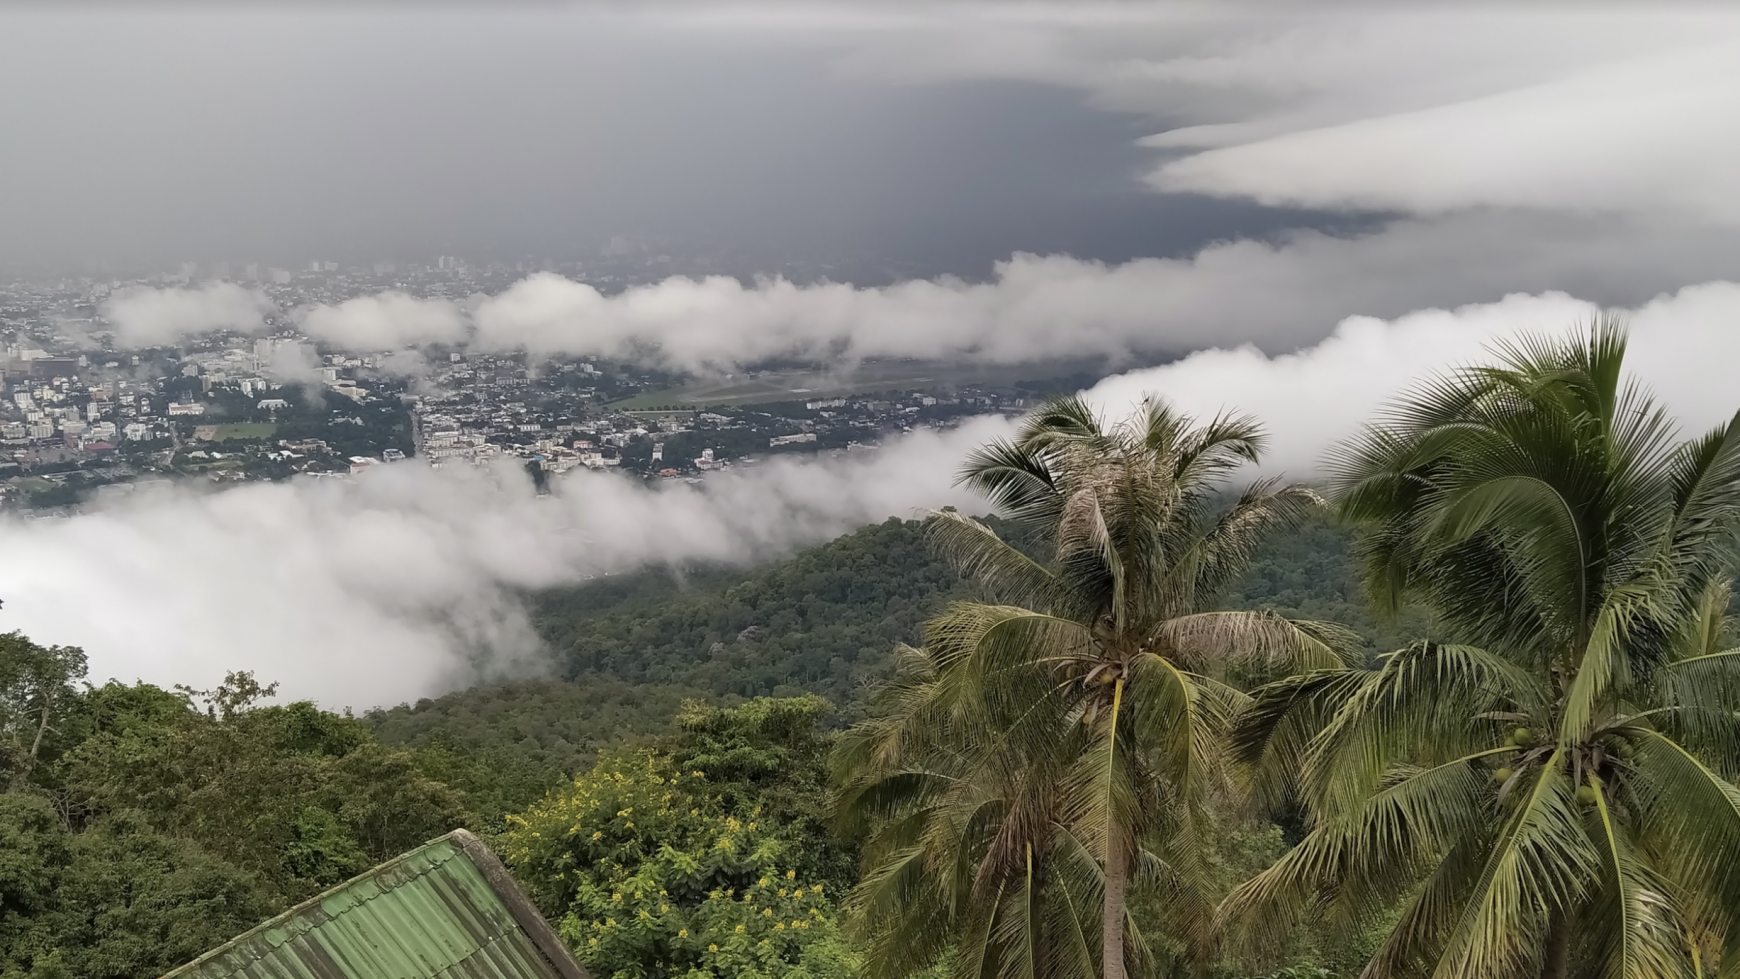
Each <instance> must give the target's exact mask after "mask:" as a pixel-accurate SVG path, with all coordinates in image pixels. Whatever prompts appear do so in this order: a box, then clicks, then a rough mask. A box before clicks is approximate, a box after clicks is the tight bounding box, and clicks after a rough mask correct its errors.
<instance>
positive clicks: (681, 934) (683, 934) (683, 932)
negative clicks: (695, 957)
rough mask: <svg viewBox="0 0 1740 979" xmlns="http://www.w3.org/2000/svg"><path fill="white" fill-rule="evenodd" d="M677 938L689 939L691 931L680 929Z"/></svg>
mask: <svg viewBox="0 0 1740 979" xmlns="http://www.w3.org/2000/svg"><path fill="white" fill-rule="evenodd" d="M677 937H678V938H688V937H689V929H687V928H678V929H677Z"/></svg>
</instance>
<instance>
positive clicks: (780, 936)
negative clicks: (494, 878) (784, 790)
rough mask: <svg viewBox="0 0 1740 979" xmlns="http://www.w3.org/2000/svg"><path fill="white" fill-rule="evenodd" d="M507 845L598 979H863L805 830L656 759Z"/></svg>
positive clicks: (617, 769) (638, 758) (539, 817)
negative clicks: (811, 867) (804, 867)
mask: <svg viewBox="0 0 1740 979" xmlns="http://www.w3.org/2000/svg"><path fill="white" fill-rule="evenodd" d="M512 823H513V826H512V828H511V829H510V830H509V831H508V832H507V833H506V834H504V835H503V836H502V837H501V842H500V847H501V852H502V856H503V858H504V859H505V860H506V861H507V862H508V864H509V865H510V866H511V867H513V868H514V871H515V875H516V876H517V877H518V879H519V880H520V881H521V882H522V883H524V884H525V885H526V886H527V888H528V890H529V891H530V892H531V894H532V896H533V899H534V900H535V901H537V903H538V905H539V906H540V907H541V908H542V909H543V911H544V913H545V914H546V915H548V916H549V917H550V918H551V919H552V920H553V921H555V922H556V925H557V929H558V930H559V931H560V933H561V934H562V937H563V939H564V940H565V941H566V942H567V943H568V944H569V945H570V946H571V947H573V948H574V950H575V952H576V954H577V955H578V956H579V957H580V959H581V960H582V961H583V962H585V963H586V965H587V966H588V967H589V968H590V969H592V971H593V972H594V973H595V974H598V975H608V976H615V977H621V979H654V977H658V979H663V977H666V976H683V977H688V979H702V977H713V976H718V977H731V979H739V977H742V979H824V977H827V979H832V977H839V979H845V977H848V976H853V975H855V974H856V966H857V963H856V960H855V956H853V954H852V953H851V951H850V949H849V948H848V947H847V946H846V944H845V943H844V940H843V939H842V938H841V937H840V935H839V932H838V928H837V925H836V923H835V915H834V908H833V905H832V903H831V897H830V893H829V892H830V891H831V889H830V888H827V887H826V886H825V885H823V884H822V883H821V882H818V881H814V880H812V879H809V878H807V877H804V876H800V874H799V872H798V867H799V866H800V865H801V864H802V863H803V862H804V861H805V859H806V855H805V854H804V853H803V852H802V846H801V840H802V836H801V834H798V833H794V832H792V831H791V830H790V829H789V828H788V827H785V826H783V825H781V824H779V823H778V822H777V821H776V817H773V816H772V815H771V814H768V813H764V812H761V811H760V810H759V809H757V808H753V807H752V808H751V809H750V810H749V811H748V812H746V813H744V814H743V815H742V816H741V817H740V816H739V815H736V814H734V812H733V807H732V806H731V805H730V804H729V803H728V801H727V800H726V799H725V798H723V797H722V796H721V795H720V794H719V793H717V792H716V791H714V789H713V787H712V786H711V785H710V783H709V780H708V778H707V776H706V774H705V773H704V772H702V771H699V770H691V771H683V770H681V769H679V768H678V767H677V766H676V765H675V764H674V763H673V761H672V759H671V758H670V757H669V756H667V755H664V754H662V753H658V752H654V751H650V750H648V751H643V752H640V753H638V754H628V755H619V756H617V757H614V758H608V759H605V760H603V761H601V762H600V763H599V764H598V766H597V767H596V768H594V769H593V770H592V771H591V772H589V773H587V774H586V775H583V776H581V777H580V778H578V779H576V780H575V781H574V783H573V785H572V786H571V787H570V788H568V789H566V790H564V791H562V792H560V793H557V794H554V795H552V796H551V797H550V798H548V799H546V800H545V801H543V802H541V803H538V804H537V805H535V806H533V807H532V808H531V809H530V810H528V811H527V812H526V813H525V814H524V815H523V816H517V817H514V818H513V820H512Z"/></svg>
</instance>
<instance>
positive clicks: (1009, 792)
mask: <svg viewBox="0 0 1740 979" xmlns="http://www.w3.org/2000/svg"><path fill="white" fill-rule="evenodd" d="M1263 443H1264V436H1263V433H1262V432H1261V430H1260V429H1259V428H1258V426H1257V425H1256V424H1255V423H1254V422H1252V421H1251V420H1249V419H1246V418H1235V417H1228V416H1223V417H1218V418H1215V419H1213V420H1212V421H1209V422H1207V423H1206V424H1200V425H1198V424H1196V423H1195V422H1194V421H1193V420H1192V419H1190V418H1189V417H1187V416H1184V415H1181V414H1179V413H1177V412H1175V411H1174V410H1172V409H1171V408H1170V407H1168V406H1167V405H1165V404H1164V403H1162V402H1159V401H1153V400H1150V401H1148V402H1146V403H1145V404H1144V405H1143V406H1142V408H1141V410H1140V411H1139V412H1138V413H1137V414H1136V415H1135V416H1134V417H1132V418H1130V419H1129V420H1127V421H1125V422H1123V423H1121V424H1118V425H1115V426H1111V427H1107V426H1105V425H1103V424H1102V423H1101V422H1100V420H1099V419H1098V418H1097V417H1096V415H1095V414H1094V412H1093V411H1092V410H1091V409H1090V408H1089V407H1088V406H1087V405H1086V404H1085V403H1084V402H1082V401H1081V400H1080V399H1077V398H1064V399H1060V400H1056V401H1052V402H1049V403H1047V404H1045V405H1043V406H1041V407H1040V408H1038V409H1037V410H1036V411H1035V412H1033V413H1032V414H1031V415H1029V417H1028V418H1027V419H1026V421H1025V423H1024V424H1023V426H1022V427H1021V429H1020V430H1019V432H1018V434H1017V435H1016V437H1015V438H1014V439H1013V440H1008V441H997V442H993V443H991V444H989V445H987V446H985V447H983V448H982V449H980V450H979V451H978V452H976V453H975V454H974V455H972V456H971V457H970V458H969V460H968V462H967V464H966V467H965V469H964V470H963V472H962V474H961V482H963V483H964V484H966V485H968V486H970V487H972V488H973V489H975V490H977V491H979V492H980V493H982V494H983V495H984V496H986V497H987V498H988V499H989V500H990V501H991V502H992V503H993V504H994V505H995V506H996V507H997V509H998V510H1000V511H1001V512H1002V513H1003V515H1005V516H1006V517H1008V518H1009V519H1011V520H1012V521H1014V522H1015V523H1016V524H1017V525H1018V526H1019V527H1021V528H1023V529H1024V530H1025V531H1027V532H1030V533H1031V534H1033V535H1034V537H1035V538H1036V539H1037V540H1038V541H1039V542H1040V545H1039V547H1038V549H1039V550H1040V551H1041V552H1042V553H1041V555H1040V556H1039V557H1031V556H1029V555H1028V553H1026V552H1025V551H1023V550H1022V549H1021V548H1020V547H1017V546H1015V545H1013V544H1011V543H1009V542H1006V541H1004V540H1002V539H1000V538H999V537H998V535H997V534H996V533H995V532H993V531H992V530H991V528H989V527H988V526H986V525H985V524H983V523H981V522H979V521H977V520H972V519H969V518H967V517H965V516H962V515H961V514H959V513H957V512H954V511H952V510H951V511H944V512H941V513H936V514H933V515H932V516H931V517H930V519H929V534H930V537H931V540H932V542H933V543H934V545H935V546H936V547H937V548H938V549H939V550H940V552H941V553H942V554H944V555H946V556H947V557H948V558H949V559H950V560H951V561H952V563H953V564H954V565H955V567H956V568H957V569H958V570H959V571H961V572H962V573H963V575H965V576H967V577H969V578H971V579H972V580H974V581H975V582H976V583H977V584H978V585H979V586H980V587H981V588H982V589H983V590H984V591H985V592H986V593H988V597H989V601H985V602H980V601H967V602H960V603H957V604H954V605H951V606H950V607H949V608H948V609H947V610H946V611H944V612H943V613H942V614H940V615H938V616H937V617H936V618H935V619H934V620H932V621H931V622H930V623H928V625H927V626H926V629H925V633H924V637H925V646H924V648H923V649H922V650H918V649H903V650H902V651H901V654H900V670H899V676H898V678H897V680H896V681H895V682H894V683H893V684H891V685H890V686H889V687H888V688H887V689H886V690H885V691H884V693H883V694H882V697H881V706H882V708H883V713H882V714H881V716H879V717H878V718H877V719H876V720H873V721H871V722H868V723H866V724H863V725H860V726H859V727H858V728H856V729H854V730H853V731H852V732H850V734H849V735H848V736H847V737H846V739H845V740H844V742H843V744H842V745H841V747H840V750H839V752H838V754H837V756H836V760H837V764H838V767H839V769H840V776H841V780H842V783H843V785H844V788H843V791H842V795H841V798H840V811H841V812H842V814H843V816H844V818H845V819H846V821H847V823H848V825H850V826H851V827H852V828H853V829H854V830H855V831H857V832H860V833H865V834H867V836H868V843H867V846H866V867H867V872H866V876H865V878H864V880H863V881H862V882H861V884H860V885H859V887H858V888H857V889H856V890H855V892H854V893H853V895H852V899H851V902H850V903H851V906H852V908H853V909H854V912H855V916H856V920H857V921H858V922H859V926H860V928H861V929H862V931H863V933H864V934H866V935H867V936H868V938H869V940H870V948H871V955H870V969H869V973H870V975H872V976H878V977H880V976H888V977H893V976H903V975H906V974H908V973H909V972H911V971H912V970H914V969H916V968H920V967H922V966H924V965H925V964H927V963H930V962H932V961H934V960H936V959H937V957H938V956H939V955H941V954H942V953H943V952H944V951H945V949H947V948H949V947H953V948H955V950H956V958H955V966H954V972H955V974H957V975H961V976H969V975H970V976H975V977H976V976H987V975H989V976H1024V977H1036V976H1051V977H1091V976H1094V975H1095V974H1096V971H1097V973H1098V974H1099V975H1100V976H1103V977H1104V979H1122V977H1123V976H1125V975H1126V973H1127V969H1128V966H1129V964H1130V963H1132V962H1145V961H1148V960H1150V958H1151V955H1150V952H1149V948H1148V944H1147V942H1146V940H1145V939H1144V938H1143V936H1142V935H1141V934H1140V932H1139V931H1138V930H1137V929H1136V927H1135V925H1134V923H1133V922H1132V921H1130V918H1129V903H1130V902H1129V889H1130V886H1131V884H1132V882H1133V881H1134V882H1135V883H1136V884H1138V885H1139V886H1145V887H1148V888H1149V890H1150V891H1151V892H1152V893H1154V894H1157V895H1163V896H1164V898H1165V902H1164V903H1165V905H1166V907H1167V909H1168V911H1169V913H1170V917H1171V918H1172V923H1173V924H1174V926H1175V929H1176V931H1175V934H1176V935H1177V936H1178V937H1180V938H1182V939H1183V940H1184V941H1185V942H1186V943H1187V944H1189V945H1190V946H1191V947H1192V948H1194V949H1196V950H1197V951H1198V952H1199V953H1201V952H1202V951H1203V950H1204V949H1206V947H1207V945H1208V940H1209V935H1208V931H1207V929H1208V926H1209V925H1210V923H1211V915H1212V909H1211V901H1210V899H1209V898H1208V896H1207V895H1206V894H1205V893H1204V874H1205V872H1206V869H1205V866H1204V856H1205V840H1204V838H1203V835H1202V834H1203V831H1204V821H1205V818H1206V816H1205V813H1204V811H1203V803H1204V800H1205V798H1206V797H1207V795H1208V793H1209V791H1210V789H1211V787H1212V786H1213V784H1214V783H1215V781H1216V779H1217V777H1218V775H1219V773H1220V772H1221V770H1222V765H1221V762H1222V754H1223V752H1222V748H1223V747H1224V744H1225V741H1224V736H1225V734H1226V732H1227V729H1228V725H1229V720H1230V718H1231V716H1232V715H1233V713H1234V712H1235V711H1236V710H1237V709H1238V708H1239V707H1240V705H1241V704H1242V703H1243V701H1244V699H1245V698H1244V695H1243V694H1241V693H1239V692H1238V691H1237V690H1235V689H1234V688H1233V687H1232V686H1230V685H1229V684H1228V683H1227V682H1225V680H1224V674H1223V672H1222V671H1224V669H1225V668H1226V666H1227V665H1228V664H1229V663H1232V662H1250V663H1258V664H1265V665H1273V664H1275V663H1285V664H1288V665H1293V664H1303V665H1306V666H1312V667H1326V666H1329V665H1332V664H1338V663H1340V662H1341V658H1340V657H1341V655H1342V652H1343V650H1344V649H1346V648H1351V645H1352V637H1351V635H1350V634H1348V633H1346V631H1345V630H1340V629H1338V628H1336V627H1332V626H1326V625H1322V624H1315V623H1296V622H1290V621H1287V620H1285V619H1282V618H1281V617H1279V616H1277V615H1274V614H1272V613H1268V612H1229V611H1217V610H1215V606H1216V602H1217V600H1218V598H1219V596H1220V595H1221V593H1222V592H1223V591H1224V589H1225V588H1226V587H1227V586H1228V585H1229V584H1231V583H1233V582H1234V581H1236V580H1237V579H1238V578H1239V577H1240V576H1241V575H1242V574H1243V573H1244V571H1245V569H1246V567H1247V565H1248V563H1249V560H1250V557H1251V555H1252V552H1253V549H1254V548H1255V547H1256V546H1257V544H1258V542H1259V541H1260V539H1261V538H1262V535H1263V534H1264V533H1265V532H1266V531H1267V530H1269V529H1272V528H1275V527H1279V526H1284V525H1287V524H1289V523H1292V522H1294V521H1296V520H1297V519H1299V518H1300V517H1301V516H1302V515H1303V514H1304V513H1305V512H1306V511H1307V510H1308V509H1309V508H1311V507H1313V506H1316V505H1318V504H1319V502H1320V501H1319V499H1318V497H1317V496H1316V494H1314V493H1313V492H1311V491H1310V490H1308V489H1306V488H1304V487H1301V486H1278V485H1277V484H1276V483H1275V481H1273V480H1259V481H1257V482H1255V483H1252V484H1250V485H1249V486H1248V487H1247V488H1246V489H1245V490H1244V492H1243V493H1242V495H1240V496H1238V497H1237V499H1236V500H1235V501H1232V502H1231V503H1230V505H1228V504H1226V503H1223V502H1222V500H1223V499H1224V497H1223V496H1222V493H1223V491H1224V489H1225V487H1226V485H1227V483H1228V481H1229V479H1230V478H1231V477H1232V475H1233V474H1234V472H1235V471H1236V470H1237V469H1239V468H1240V467H1241V466H1243V465H1245V464H1247V463H1254V462H1256V461H1257V460H1258V458H1259V456H1260V454H1261V451H1262V447H1263ZM1096 964H1097V966H1098V968H1097V970H1096Z"/></svg>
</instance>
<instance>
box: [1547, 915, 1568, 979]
mask: <svg viewBox="0 0 1740 979" xmlns="http://www.w3.org/2000/svg"><path fill="white" fill-rule="evenodd" d="M1570 963H1571V923H1570V920H1569V919H1568V918H1567V916H1566V914H1565V913H1564V912H1563V911H1554V912H1552V917H1551V918H1550V919H1549V920H1548V922H1547V960H1546V962H1545V963H1544V964H1543V965H1542V966H1541V979H1565V975H1566V973H1567V972H1568V971H1569V967H1570Z"/></svg>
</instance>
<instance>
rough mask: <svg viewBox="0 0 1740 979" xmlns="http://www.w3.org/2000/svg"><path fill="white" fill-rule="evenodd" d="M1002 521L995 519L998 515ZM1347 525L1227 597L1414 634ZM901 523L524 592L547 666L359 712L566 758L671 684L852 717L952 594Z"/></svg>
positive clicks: (949, 576)
mask: <svg viewBox="0 0 1740 979" xmlns="http://www.w3.org/2000/svg"><path fill="white" fill-rule="evenodd" d="M1003 529H1004V530H1005V531H1007V529H1008V528H1007V527H1004V528H1003ZM1351 542H1352V539H1351V536H1350V535H1349V534H1348V532H1347V531H1345V530H1342V529H1341V528H1339V527H1336V526H1335V525H1333V524H1332V523H1330V522H1329V521H1328V520H1327V518H1318V519H1314V520H1312V521H1310V522H1309V523H1307V524H1306V525H1305V526H1303V527H1301V528H1299V529H1298V530H1296V531H1293V532H1291V533H1287V534H1281V535H1276V536H1275V537H1274V538H1273V539H1272V540H1271V541H1270V542H1269V543H1268V545H1267V546H1266V547H1265V548H1264V549H1263V551H1262V552H1261V553H1260V554H1259V555H1258V556H1257V558H1256V560H1255V561H1254V562H1253V563H1252V569H1251V573H1250V575H1249V576H1248V577H1247V578H1246V580H1245V581H1244V582H1243V583H1242V584H1241V585H1240V586H1239V587H1238V588H1237V589H1235V590H1234V592H1233V594H1232V595H1231V596H1230V601H1229V605H1231V606H1232V607H1238V608H1260V607H1270V608H1274V609H1275V610H1277V611H1279V612H1281V613H1283V614H1286V615H1292V616H1299V617H1304V618H1315V619H1325V620H1329V621H1333V622H1339V623H1342V624H1343V625H1347V626H1350V627H1352V628H1354V629H1355V630H1357V631H1358V632H1359V633H1360V634H1361V635H1363V636H1366V637H1367V640H1368V646H1369V647H1370V648H1371V649H1372V650H1374V651H1375V650H1378V649H1388V648H1393V647H1395V646H1397V645H1399V644H1401V643H1402V642H1404V641H1406V639H1407V638H1409V637H1411V636H1415V635H1419V634H1421V632H1422V631H1423V630H1424V628H1425V626H1424V623H1423V622H1422V621H1421V620H1419V619H1418V618H1417V617H1404V619H1403V621H1402V622H1400V623H1396V624H1389V625H1384V624H1381V623H1379V622H1378V621H1377V620H1376V619H1375V618H1374V617H1373V616H1372V615H1371V613H1370V611H1369V609H1368V608H1367V606H1366V604H1365V601H1364V599H1363V598H1362V597H1361V595H1360V591H1359V584H1358V582H1357V580H1356V578H1355V576H1354V568H1353V565H1352V561H1351V555H1350V546H1351ZM968 587H969V586H968V585H967V584H966V583H964V582H962V581H961V580H960V579H959V578H957V577H956V576H955V575H954V573H953V572H951V571H950V570H949V569H948V568H947V567H946V566H945V565H944V564H943V563H942V562H941V561H939V560H937V559H936V558H935V557H934V556H933V555H932V554H931V553H930V551H929V549H928V547H927V546H926V545H925V541H924V532H923V528H922V525H921V524H919V523H918V522H917V521H910V520H904V521H903V520H895V519H891V520H888V521H886V522H883V523H880V524H872V525H870V526H867V527H863V528H860V529H859V530H856V531H854V532H852V533H850V534H846V535H844V536H842V537H838V538H836V539H834V540H832V541H829V542H827V543H825V544H822V545H819V546H816V547H813V548H810V549H808V550H805V551H801V552H799V553H798V554H796V555H793V556H792V557H790V558H787V559H785V560H783V561H779V562H776V563H772V564H767V565H762V566H759V567H751V568H717V567H711V568H690V569H680V570H678V569H670V568H665V569H659V570H652V571H645V572H641V573H638V574H632V575H623V576H612V577H609V578H605V579H601V580H599V581H595V582H591V583H588V584H586V585H583V586H580V587H575V588H563V589H556V590H552V591H548V592H544V593H541V594H538V595H534V596H532V597H531V606H532V612H533V618H534V621H535V623H536V624H537V627H538V630H539V632H540V634H541V635H542V636H543V638H544V640H545V642H546V643H548V645H549V648H550V651H551V654H552V656H553V657H554V663H553V664H552V669H553V672H554V673H555V674H556V675H557V677H558V678H559V679H553V680H544V681H523V682H518V683H513V684H492V685H484V686H480V687H475V688H472V689H469V690H463V691H459V692H456V693H451V694H448V695H446V696H443V697H438V698H434V699H430V700H423V701H419V702H418V703H417V704H416V705H414V706H413V705H401V706H399V707H395V708H392V709H390V710H384V711H374V712H371V713H370V714H369V715H368V717H369V720H371V721H372V722H373V723H374V725H375V730H376V733H377V734H378V735H379V736H380V737H381V738H382V739H383V740H385V741H389V742H396V743H429V739H430V738H432V737H436V736H437V735H438V736H439V737H440V738H442V739H452V741H453V742H455V743H456V744H457V745H459V746H462V747H464V748H466V749H469V750H473V751H480V750H484V751H486V750H492V749H506V748H510V747H511V748H513V749H515V751H516V753H517V754H519V755H521V756H523V757H530V758H532V759H534V760H536V762H537V763H538V764H540V765H549V766H553V767H554V768H556V769H560V770H563V771H573V770H575V769H576V768H578V767H579V766H581V765H583V764H585V763H586V762H588V761H589V760H590V759H591V758H592V757H593V755H594V753H595V752H596V751H597V750H598V749H599V748H601V747H607V746H610V745H614V744H619V743H622V742H624V741H627V740H632V739H635V738H637V737H642V736H646V735H650V734H660V733H667V732H668V731H669V726H670V723H671V722H670V718H671V717H672V716H673V713H674V708H675V705H676V704H677V703H678V702H680V701H681V700H683V699H685V698H691V697H704V698H711V699H716V700H719V701H721V702H734V701H736V700H738V699H742V698H748V697H755V696H769V695H773V696H790V695H796V694H799V693H816V694H820V695H822V696H824V697H827V698H828V699H829V700H831V701H833V702H834V703H835V704H838V705H839V706H840V710H839V712H838V713H837V715H836V719H837V720H839V721H841V722H849V721H851V720H852V719H854V718H855V717H857V716H858V713H859V710H860V705H861V704H862V701H863V697H864V694H865V693H866V691H867V690H868V689H869V688H870V687H871V686H872V685H873V684H874V683H875V682H876V681H877V680H878V679H880V678H882V677H883V676H885V675H887V673H888V670H889V667H890V663H891V656H890V654H891V652H892V650H893V648H894V646H895V644H896V643H900V642H906V643H916V642H918V640H919V628H920V626H921V624H922V623H923V622H924V620H925V619H926V618H927V617H928V616H929V615H930V614H931V613H932V612H934V611H935V610H936V609H938V608H939V607H940V606H941V605H942V604H943V603H945V602H947V601H948V600H949V599H951V598H953V597H958V596H963V595H965V594H967V590H968Z"/></svg>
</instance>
